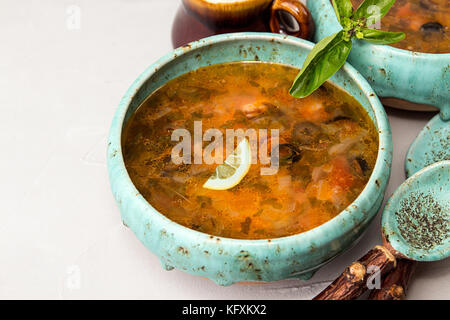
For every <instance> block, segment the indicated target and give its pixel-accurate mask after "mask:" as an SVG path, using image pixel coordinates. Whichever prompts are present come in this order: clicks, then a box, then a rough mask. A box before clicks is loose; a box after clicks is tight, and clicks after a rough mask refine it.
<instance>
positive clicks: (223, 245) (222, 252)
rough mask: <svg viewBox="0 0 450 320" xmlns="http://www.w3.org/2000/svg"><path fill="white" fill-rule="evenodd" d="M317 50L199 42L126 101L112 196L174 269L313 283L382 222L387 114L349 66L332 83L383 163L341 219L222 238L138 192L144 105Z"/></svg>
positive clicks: (273, 39)
mask: <svg viewBox="0 0 450 320" xmlns="http://www.w3.org/2000/svg"><path fill="white" fill-rule="evenodd" d="M312 47H313V44H312V43H311V42H308V41H304V40H299V39H297V38H292V37H286V36H281V35H277V34H269V33H235V34H226V35H220V36H215V37H211V38H206V39H202V40H199V41H197V42H193V43H191V44H189V45H187V46H184V47H181V48H178V49H176V50H174V51H173V52H171V53H169V54H168V55H166V56H164V57H162V58H161V59H160V60H158V61H157V62H156V63H154V64H153V65H151V66H150V67H149V68H147V70H145V71H144V72H143V73H142V74H141V75H140V76H139V77H138V78H137V80H136V81H135V82H134V83H133V84H132V85H131V87H130V88H129V89H128V91H127V92H126V94H125V96H124V97H123V98H122V101H121V102H120V105H119V107H118V109H117V112H116V114H115V116H114V119H113V121H112V126H111V131H110V135H109V142H108V153H107V159H108V173H109V178H110V183H111V188H112V192H113V195H114V198H115V199H116V202H117V204H118V206H119V208H120V211H121V214H122V220H123V222H124V224H125V225H126V226H129V227H130V229H131V230H132V231H133V232H134V233H135V234H136V236H137V237H138V239H139V240H140V241H141V242H142V243H143V244H144V245H145V246H146V247H147V248H148V249H149V250H150V251H152V252H153V253H154V254H155V255H157V256H158V258H159V259H160V260H161V262H162V265H163V266H164V267H165V268H166V269H167V270H171V269H173V268H178V269H180V270H184V271H186V272H188V273H190V274H194V275H198V276H203V277H207V278H209V279H211V280H213V281H215V282H216V283H218V284H221V285H230V284H232V283H235V282H241V281H275V280H281V279H288V278H302V279H307V278H309V277H311V276H312V274H313V273H314V271H315V270H316V269H317V268H319V267H320V266H322V265H323V264H325V263H327V262H328V261H330V260H331V259H332V258H334V257H336V256H337V255H338V254H339V253H341V252H343V251H344V250H346V249H348V248H349V247H350V246H352V245H353V244H355V243H356V240H358V239H359V238H360V236H361V235H362V233H363V231H364V230H365V229H366V228H367V226H368V225H369V223H370V221H371V220H372V219H373V218H374V216H375V215H376V213H377V211H378V209H379V208H380V205H381V203H382V200H383V196H384V190H385V188H386V185H387V181H388V179H389V174H390V167H391V158H392V140H391V132H390V128H389V123H388V121H387V118H386V114H385V112H384V110H383V107H382V105H381V103H380V101H379V100H378V98H377V96H376V95H375V94H374V92H373V90H372V88H371V87H370V85H369V84H368V83H367V81H366V80H365V79H364V78H363V77H362V76H361V75H360V74H359V72H358V71H356V70H355V69H354V68H353V67H351V66H350V65H349V64H345V66H344V67H343V68H342V69H341V70H340V71H339V72H337V73H336V74H335V75H334V76H333V77H332V78H331V81H333V82H334V83H336V84H337V85H339V86H341V87H342V88H344V89H345V90H347V92H349V93H350V94H351V95H353V96H354V97H355V98H356V99H357V100H358V101H359V102H360V103H361V104H362V106H363V107H364V108H365V109H366V110H367V112H368V114H369V116H370V118H371V119H372V121H373V123H374V124H375V127H376V128H377V129H378V132H379V149H378V158H377V161H376V164H375V167H374V170H373V173H372V176H371V177H370V180H369V182H368V183H367V185H366V186H365V188H364V190H363V191H362V193H361V194H360V195H359V197H358V198H357V199H356V200H355V201H354V202H353V203H352V204H351V205H350V206H349V207H348V208H346V209H345V210H344V211H342V212H341V213H340V214H339V215H337V216H336V217H335V218H333V219H331V220H330V221H328V222H326V223H324V224H323V225H321V226H319V227H317V228H315V229H312V230H310V231H307V232H304V233H301V234H297V235H293V236H289V237H283V238H277V239H268V240H237V239H229V238H221V237H216V236H212V235H208V234H205V233H201V232H198V231H194V230H191V229H188V228H186V227H184V226H182V225H179V224H177V223H175V222H173V221H171V220H169V219H168V218H166V217H165V216H164V215H162V214H161V213H159V212H158V211H157V210H155V209H154V208H153V207H152V206H151V204H149V203H148V202H147V201H146V200H145V199H144V198H143V196H142V195H141V194H139V192H138V190H137V189H136V187H135V186H134V185H133V183H132V181H131V180H130V177H129V176H128V173H127V170H126V168H125V165H124V160H123V157H122V146H121V137H122V129H123V127H124V125H125V124H126V122H127V121H128V119H129V118H130V116H131V115H132V114H133V112H134V111H135V110H136V108H137V107H138V106H139V105H140V104H141V103H142V102H143V101H144V99H145V98H146V97H147V96H148V95H150V94H151V93H152V92H154V91H155V90H156V89H157V88H159V87H160V86H161V85H163V84H164V83H166V82H167V81H169V80H171V79H174V78H175V77H178V76H180V75H181V74H184V73H186V72H189V71H191V70H195V69H197V68H199V67H203V66H208V65H212V64H217V63H224V62H232V61H266V62H276V63H283V64H287V65H292V66H296V67H299V66H301V65H302V64H303V61H304V59H305V58H306V55H307V54H308V52H309V51H310V50H311V49H312Z"/></svg>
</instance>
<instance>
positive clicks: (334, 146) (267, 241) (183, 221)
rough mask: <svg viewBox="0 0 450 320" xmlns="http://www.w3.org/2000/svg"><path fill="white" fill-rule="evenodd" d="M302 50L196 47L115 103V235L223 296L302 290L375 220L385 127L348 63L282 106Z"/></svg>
mask: <svg viewBox="0 0 450 320" xmlns="http://www.w3.org/2000/svg"><path fill="white" fill-rule="evenodd" d="M312 46H313V45H312V44H311V43H309V42H307V41H303V40H299V39H296V38H291V37H286V36H281V35H274V34H254V33H243V34H229V35H221V36H216V37H211V38H207V39H203V40H200V41H198V42H194V43H192V44H190V45H189V46H187V47H182V48H179V49H177V50H175V51H174V52H173V53H170V54H168V55H167V56H165V57H163V58H162V59H160V60H159V61H158V62H156V63H155V64H154V65H152V66H150V67H149V68H148V69H147V70H146V71H145V72H144V73H143V74H142V75H141V76H140V77H139V78H138V79H137V80H136V81H135V83H134V84H133V85H132V86H131V88H130V89H129V90H128V92H127V94H126V95H125V96H124V98H123V99H122V102H121V104H120V106H119V108H118V110H117V112H116V115H115V117H114V120H113V124H112V127H111V132H110V138H109V144H108V171H109V176H110V181H111V187H112V190H113V194H114V197H115V199H116V201H117V203H118V205H119V208H120V211H121V214H122V220H123V222H124V224H125V225H127V226H129V227H130V228H131V229H132V230H133V232H134V233H135V234H136V235H137V237H138V238H139V240H140V241H141V242H143V244H144V245H145V246H146V247H147V248H148V249H150V250H151V251H152V252H153V253H155V254H156V255H157V256H158V257H159V259H160V260H161V262H162V264H163V266H164V267H165V268H166V269H172V268H174V267H176V268H179V269H181V270H184V271H186V272H189V273H191V274H195V275H200V276H205V277H208V278H210V279H212V280H214V281H215V282H217V283H219V284H222V285H228V284H232V283H235V282H239V281H274V280H281V279H287V278H308V277H310V276H311V275H312V274H313V272H314V271H315V270H316V269H317V268H318V267H320V266H321V265H323V264H324V263H326V262H327V261H329V260H331V259H332V258H333V257H335V256H336V255H338V254H339V253H341V252H342V251H343V250H345V249H347V248H348V247H350V246H351V245H352V244H354V243H355V241H356V240H357V239H358V238H359V237H360V236H361V234H362V232H363V231H364V230H365V229H366V227H367V226H368V224H369V222H370V221H371V220H372V218H373V217H374V216H375V214H376V212H377V211H378V209H379V207H380V205H381V202H382V199H383V194H384V189H385V187H386V183H387V180H388V177H389V172H390V165H391V148H392V145H391V136H390V130H389V126H388V122H387V119H386V115H385V113H384V111H383V108H382V106H381V104H380V102H379V100H378V98H377V97H376V96H375V94H374V92H373V91H372V89H371V88H370V86H369V85H368V84H367V82H366V81H365V80H364V79H363V78H362V77H361V75H359V73H358V72H357V71H355V70H354V69H353V68H352V67H351V66H350V65H348V64H346V65H345V66H344V67H343V69H342V70H340V71H339V72H338V73H336V74H335V75H334V76H333V77H332V78H331V81H329V82H327V83H325V84H324V85H323V86H322V87H321V88H319V89H318V90H317V91H316V92H314V94H312V95H311V96H309V97H308V98H305V99H296V98H293V97H291V96H290V95H289V94H288V90H289V87H290V85H291V83H292V81H293V79H294V78H295V76H296V74H297V72H298V69H297V68H298V66H301V65H302V63H303V61H304V59H305V58H306V55H307V54H308V52H309V51H310V50H311V48H312ZM236 132H241V133H243V134H235V133H236ZM208 133H215V134H209V135H208ZM231 133H233V134H234V135H231V139H230V134H231ZM212 136H214V139H213V138H212ZM221 139H222V140H221ZM229 141H231V143H230V144H229V143H228V142H229ZM218 142H222V143H221V144H217V143H218ZM243 142H246V143H244V145H247V146H248V148H247V149H245V148H243V147H242V145H243ZM229 145H230V146H231V147H230V148H228V146H229ZM211 146H213V147H214V148H212V147H211ZM208 150H209V151H211V150H213V152H210V153H209V155H211V156H212V157H207V155H208ZM196 152H197V153H196ZM211 160H214V161H211ZM244 167H245V168H244ZM241 168H244V169H243V170H241ZM235 176H238V177H237V178H238V179H235V180H233V182H232V183H231V182H230V181H231V180H230V179H231V178H230V177H235ZM211 181H212V183H208V182H211Z"/></svg>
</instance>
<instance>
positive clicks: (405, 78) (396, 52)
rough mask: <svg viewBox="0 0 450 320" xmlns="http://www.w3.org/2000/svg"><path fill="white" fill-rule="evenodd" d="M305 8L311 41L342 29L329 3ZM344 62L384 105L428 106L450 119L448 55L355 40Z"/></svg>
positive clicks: (318, 1)
mask: <svg viewBox="0 0 450 320" xmlns="http://www.w3.org/2000/svg"><path fill="white" fill-rule="evenodd" d="M307 6H308V9H309V10H310V12H311V15H312V16H313V18H314V22H315V25H316V33H315V37H314V41H316V42H317V41H320V40H321V39H323V38H324V37H326V36H329V35H330V34H333V33H335V32H338V31H339V30H341V29H342V28H341V26H340V24H339V22H338V20H337V18H336V15H335V13H334V10H333V6H332V5H331V2H330V0H309V1H308V2H307ZM347 61H348V62H350V63H351V65H352V66H354V67H355V68H356V69H357V70H358V71H359V72H361V73H362V75H363V76H364V77H365V78H366V79H367V80H368V81H369V83H370V84H371V85H372V88H373V89H374V90H375V92H376V93H377V95H378V96H379V97H380V98H385V99H387V100H386V103H387V104H390V105H392V106H395V107H401V108H406V109H417V110H421V109H422V108H423V107H424V105H431V106H434V107H436V108H439V109H440V110H441V116H442V118H443V119H444V120H448V119H450V54H430V53H419V52H412V51H407V50H401V49H397V48H394V47H391V46H387V45H374V44H370V43H368V42H366V41H362V40H354V41H353V48H352V51H351V52H350V56H349V57H348V59H347ZM392 98H394V99H401V100H402V101H398V100H393V99H392ZM405 101H406V102H405ZM411 103H413V104H411Z"/></svg>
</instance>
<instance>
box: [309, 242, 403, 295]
mask: <svg viewBox="0 0 450 320" xmlns="http://www.w3.org/2000/svg"><path fill="white" fill-rule="evenodd" d="M396 263H397V261H396V258H395V257H394V255H393V254H392V253H391V252H390V251H389V250H388V249H386V248H385V247H383V246H375V247H374V248H373V249H372V250H370V251H369V252H368V253H367V254H366V255H365V256H363V257H362V258H361V259H359V260H358V261H356V262H353V263H352V264H351V265H350V266H348V267H347V268H346V269H345V270H344V272H343V273H342V274H341V275H340V276H339V277H338V278H337V279H336V280H334V281H333V282H332V283H331V284H330V285H329V286H328V287H326V288H325V289H324V290H323V291H322V292H321V293H319V294H318V295H317V296H315V297H314V298H313V300H352V299H356V298H358V297H359V296H360V295H361V294H363V293H364V292H365V291H366V290H367V289H368V286H367V279H368V278H369V277H370V276H372V275H374V274H375V273H377V272H379V276H380V277H382V276H383V275H385V274H387V273H388V272H389V271H391V270H392V269H393V268H395V266H396Z"/></svg>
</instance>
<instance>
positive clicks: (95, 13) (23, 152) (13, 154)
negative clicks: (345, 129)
mask: <svg viewBox="0 0 450 320" xmlns="http://www.w3.org/2000/svg"><path fill="white" fill-rule="evenodd" d="M178 5H179V1H178V0H95V1H92V0H70V1H69V0H35V1H33V0H21V1H14V0H0V41H1V45H0V133H1V138H0V147H1V157H0V170H1V183H0V199H1V211H0V221H1V222H0V298H1V299H5V298H44V299H46V298H54V299H68V298H75V299H77V298H138V299H141V298H143V299H156V298H159V299H202V298H205V299H228V298H232V299H309V298H311V297H312V296H313V295H314V294H315V293H317V292H318V291H319V290H320V289H321V288H322V287H324V286H325V285H326V284H327V283H328V282H329V281H330V280H331V279H332V278H333V277H335V276H336V275H337V274H338V273H340V272H341V271H342V269H343V268H344V267H345V266H346V265H348V264H349V263H350V262H352V261H353V260H354V259H356V258H357V257H359V256H360V255H362V254H364V253H365V252H366V251H367V250H368V249H369V248H370V247H372V246H373V245H375V244H377V243H379V242H380V236H379V220H380V219H379V216H378V218H377V221H375V222H374V223H373V224H372V225H371V227H370V229H369V230H368V232H367V233H366V235H365V237H364V238H363V239H362V241H361V242H360V243H359V244H358V245H357V246H356V247H354V248H353V249H352V250H350V251H348V252H346V253H345V254H343V255H342V256H340V257H339V258H337V259H335V260H334V261H333V262H332V263H330V264H329V265H327V266H326V267H324V268H323V269H321V270H320V271H319V272H318V273H317V274H316V276H315V277H314V278H313V279H311V280H310V281H308V282H302V281H282V282H278V283H271V284H265V285H250V286H246V285H234V286H231V287H226V288H224V287H219V286H217V285H215V284H214V283H212V282H211V281H209V280H207V279H202V278H198V277H194V276H191V275H188V274H185V273H183V272H181V271H178V270H173V271H170V272H168V271H164V270H163V269H162V268H161V267H160V264H159V261H158V260H157V258H156V257H155V256H153V255H152V254H151V253H149V252H148V251H147V250H146V249H145V248H144V247H143V245H141V243H140V242H139V241H138V240H137V239H136V238H135V236H134V235H133V234H132V232H131V231H130V230H128V229H127V228H125V227H124V226H123V225H122V223H121V220H120V217H119V211H118V209H117V207H116V205H115V203H114V200H113V198H112V195H111V192H110V189H109V183H108V178H107V173H106V165H105V149H106V135H107V132H108V129H109V125H110V121H111V118H112V116H113V113H114V111H115V108H116V106H117V104H118V102H119V100H120V98H121V96H122V94H123V93H124V92H125V91H126V89H127V87H128V86H129V85H130V84H131V82H132V81H133V80H134V79H135V78H136V77H137V75H138V74H139V73H140V72H142V71H143V70H144V69H145V68H146V67H147V66H148V65H150V64H151V63H152V62H153V61H155V60H156V59H157V58H159V57H160V56H161V55H163V54H164V53H166V52H167V51H169V50H171V44H170V26H171V22H172V18H173V16H174V14H175V11H176V8H177V7H178ZM78 13H79V18H80V19H79V20H78V19H77V14H78ZM388 113H389V119H390V123H391V126H392V131H393V136H394V149H395V151H394V164H393V167H392V176H391V180H390V184H389V187H388V190H387V192H386V195H387V196H389V195H391V194H392V192H393V191H394V190H395V188H396V187H397V186H398V185H399V184H400V183H401V182H402V181H403V180H404V173H403V159H404V156H405V153H406V151H407V148H408V146H409V144H410V143H411V142H412V141H413V139H414V137H415V136H416V135H417V133H418V132H419V130H420V129H421V128H422V127H423V126H424V125H425V123H426V122H427V121H428V120H429V119H430V118H431V117H432V114H429V113H428V114H427V113H412V112H401V111H395V110H389V111H388ZM449 266H450V263H449V261H444V262H438V263H428V264H423V265H421V266H420V267H419V269H418V271H417V273H416V275H415V276H414V280H413V282H412V284H411V289H410V292H409V297H410V298H424V299H442V298H445V299H448V298H450V285H449V284H450V273H449Z"/></svg>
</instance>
